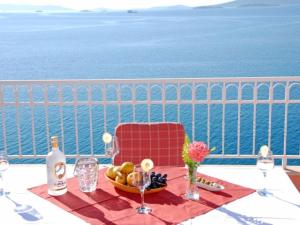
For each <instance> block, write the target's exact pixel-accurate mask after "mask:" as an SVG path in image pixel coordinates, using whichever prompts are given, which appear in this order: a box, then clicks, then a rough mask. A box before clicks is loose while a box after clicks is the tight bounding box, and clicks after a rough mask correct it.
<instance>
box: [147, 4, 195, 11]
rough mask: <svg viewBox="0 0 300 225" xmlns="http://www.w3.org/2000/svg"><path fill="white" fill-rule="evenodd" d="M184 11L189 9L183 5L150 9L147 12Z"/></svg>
mask: <svg viewBox="0 0 300 225" xmlns="http://www.w3.org/2000/svg"><path fill="white" fill-rule="evenodd" d="M186 9H191V7H189V6H185V5H173V6H161V7H152V8H149V9H147V10H153V11H156V10H157V11H159V10H186Z"/></svg>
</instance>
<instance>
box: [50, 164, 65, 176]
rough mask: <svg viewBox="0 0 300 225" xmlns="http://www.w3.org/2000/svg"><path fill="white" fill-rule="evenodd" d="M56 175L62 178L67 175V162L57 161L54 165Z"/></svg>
mask: <svg viewBox="0 0 300 225" xmlns="http://www.w3.org/2000/svg"><path fill="white" fill-rule="evenodd" d="M53 174H54V177H56V178H57V179H59V180H61V179H63V178H64V176H65V175H66V164H65V163H63V162H57V163H55V165H54V171H53Z"/></svg>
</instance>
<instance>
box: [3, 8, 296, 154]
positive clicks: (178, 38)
mask: <svg viewBox="0 0 300 225" xmlns="http://www.w3.org/2000/svg"><path fill="white" fill-rule="evenodd" d="M298 75H300V5H293V6H276V7H242V8H210V9H191V10H178V11H139V12H138V13H127V12H110V13H108V12H107V13H65V14H46V13H42V14H5V13H2V14H0V79H3V80H8V79H12V80H14V79H25V80H31V79H101V78H165V77H171V78H178V77H224V76H298ZM218 107H219V106H216V107H215V109H214V111H215V116H216V118H220V115H219V116H218V114H219V113H220V112H221V109H220V108H218ZM228 107H231V106H228ZM232 107H233V108H232V109H228V111H230V112H231V113H232V118H233V121H236V120H235V119H234V118H235V116H236V114H235V112H236V109H234V107H235V106H232ZM247 107H248V108H247ZM251 107H252V106H248V105H246V106H245V107H244V109H242V121H243V119H246V118H248V117H249V116H250V117H251V116H252V115H251V113H249V112H251V110H252V108H251ZM276 107H277V108H276ZM293 107H294V108H293ZM299 109H300V107H299V106H292V107H291V109H290V110H291V116H290V120H291V124H292V125H291V126H290V127H289V129H288V132H289V135H290V136H289V137H288V149H294V150H295V149H296V151H295V152H292V153H293V154H299V144H300V140H299V135H300V125H299V124H300V118H299V117H300V116H299V115H298V114H299V113H297V112H299ZM5 110H6V111H7V114H9V115H11V118H13V117H14V114H15V112H14V111H13V109H9V108H6V109H5ZM64 110H65V115H67V113H68V112H69V114H70V115H72V116H73V114H72V112H73V111H72V110H71V109H68V108H65V109H64ZM82 110H83V113H86V112H87V110H86V109H82ZM198 110H199V112H201V111H203V110H201V109H200V108H199V109H198ZM243 110H244V111H243ZM266 110H267V107H265V108H264V106H262V107H261V109H258V114H259V113H261V115H262V117H264V115H267V114H268V113H267V111H266ZM79 111H80V110H79ZM185 112H187V114H188V112H189V111H188V109H186V110H185ZM283 112H284V111H283V107H282V106H280V105H279V106H275V108H274V117H275V122H274V125H273V126H274V127H272V132H273V134H272V136H274V134H280V135H279V136H280V138H278V139H274V140H272V143H273V145H274V146H281V147H279V148H280V149H282V138H281V137H282V132H283V116H282V115H283V114H282V113H283ZM27 113H29V111H28V112H27ZM36 113H37V115H38V114H40V115H42V114H43V113H44V112H43V109H38V108H37V109H36ZM79 113H80V112H79ZM24 115H26V109H24ZM51 115H52V116H53V118H54V117H55V115H56V114H55V111H54V112H53V113H52V114H51V113H50V114H49V116H51ZM43 116H44V115H43ZM258 116H259V115H258ZM24 118H26V116H24ZM8 119H9V117H8ZM38 119H39V118H37V120H38ZM64 119H65V120H66V124H65V125H66V126H69V128H72V126H73V125H72V124H69V125H68V121H69V120H70V119H68V118H64ZM265 119H266V118H265ZM183 120H184V118H183ZM261 121H267V120H264V119H261ZM27 122H28V121H27ZM29 122H30V121H29ZM40 122H41V121H40ZM96 122H97V121H96ZM21 123H24V124H23V125H22V129H24V130H23V132H24V133H27V132H25V131H26V129H28V135H31V132H30V131H31V130H30V128H31V125H30V124H26V119H24V121H23V122H22V119H21ZM8 124H9V125H8V127H7V130H8V132H7V133H8V136H9V137H8V141H9V143H10V144H8V145H9V146H8V147H11V148H10V149H11V150H10V153H16V152H15V151H17V148H16V147H17V141H16V140H15V139H16V138H15V132H16V130H15V129H16V127H15V125H13V124H11V123H9V122H8ZM216 124H217V123H216ZM249 124H251V121H248V122H245V123H243V124H242V127H241V133H242V134H243V132H247V127H248V125H249ZM1 126H2V125H1ZM212 126H216V127H215V130H216V133H215V134H213V135H215V136H213V137H214V139H213V141H212V145H216V146H217V147H219V148H218V149H220V140H219V139H218V137H219V133H218V132H219V131H220V129H219V128H220V127H219V128H218V125H212ZM234 126H236V125H235V124H234ZM50 127H51V125H50ZM212 128H213V127H212ZM265 128H267V123H266V124H264V123H262V124H259V125H258V128H257V129H258V130H260V129H261V131H262V132H261V134H262V136H261V137H258V138H261V139H262V140H265V138H266V134H265V132H264V130H265ZM37 129H38V128H37ZM53 129H55V128H53ZM187 129H188V130H189V129H190V128H187ZM203 129H205V128H203ZM227 129H229V130H230V126H229V127H228V128H227ZM37 132H38V135H40V137H44V136H45V130H44V129H41V130H40V131H37ZM97 132H98V134H97V135H98V136H99V141H101V140H100V137H101V132H102V131H101V129H99V130H98V131H97ZM0 135H2V134H0ZM249 135H250V136H251V134H249ZM244 136H245V137H247V134H245V135H244ZM235 137H236V135H235V134H230V132H229V135H228V137H226V138H228V140H229V141H228V142H226V143H229V144H228V146H227V148H228V149H230V147H232V146H235V144H236V139H235ZM1 138H2V136H1ZM198 138H199V139H201V134H199V136H198ZM203 138H204V139H205V137H203ZM37 142H38V143H37V144H38V147H39V148H38V149H40V150H41V151H46V146H45V144H44V143H45V142H46V140H43V139H42V138H41V139H40V140H39V141H37ZM85 142H86V143H85ZM87 142H88V141H86V137H84V135H83V139H82V141H80V144H81V145H82V146H83V149H84V148H88V145H89V143H87ZM263 142H264V141H262V143H263ZM30 143H31V139H30V138H29V140H27V141H26V140H24V141H23V144H24V146H23V147H25V148H26V144H28V146H29V145H30ZM72 143H73V144H72ZM258 143H260V142H258ZM95 144H97V143H95ZM98 144H100V143H98ZM251 144H252V141H250V140H249V139H247V138H245V139H242V140H241V148H243V147H244V149H246V147H247V146H250V147H249V153H250V152H251V149H252V147H251ZM68 145H69V147H70V148H71V149H72V148H73V149H74V146H73V145H74V137H73V136H72V137H70V138H69V139H68V143H66V146H68ZM231 145H232V146H231ZM66 146H65V147H66ZM40 153H42V152H40Z"/></svg>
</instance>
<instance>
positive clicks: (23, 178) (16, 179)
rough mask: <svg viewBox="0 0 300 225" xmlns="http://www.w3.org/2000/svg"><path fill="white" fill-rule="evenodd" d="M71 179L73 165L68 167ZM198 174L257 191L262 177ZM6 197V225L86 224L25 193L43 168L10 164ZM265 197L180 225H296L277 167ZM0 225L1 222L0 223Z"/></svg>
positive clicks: (214, 169) (41, 177)
mask: <svg viewBox="0 0 300 225" xmlns="http://www.w3.org/2000/svg"><path fill="white" fill-rule="evenodd" d="M67 172H68V175H69V176H70V177H71V176H72V173H73V166H71V165H69V166H68V171H67ZM200 172H201V173H205V174H207V175H210V176H213V177H217V178H220V179H223V180H226V181H229V182H232V183H236V184H239V185H242V186H245V187H250V188H253V189H257V188H259V187H260V186H261V185H262V179H263V176H262V174H261V173H260V172H259V171H258V170H257V169H256V168H255V167H254V166H201V167H200ZM5 180H6V183H7V188H6V189H7V190H8V191H9V192H10V193H9V194H8V195H7V196H1V197H0V212H1V214H0V215H1V221H7V222H8V223H7V224H18V225H21V224H51V225H52V224H53V225H56V224H60V225H61V224H72V225H79V224H86V223H85V222H84V221H82V220H81V219H80V218H78V217H76V216H74V215H72V214H70V213H68V212H66V211H64V210H62V209H60V208H59V207H57V206H55V205H53V204H52V203H50V202H48V201H46V200H44V199H42V198H40V197H38V196H36V195H34V194H32V193H30V192H29V191H27V188H28V187H32V186H37V185H40V184H43V183H46V168H45V165H11V166H10V168H9V170H8V171H7V172H6V174H5ZM266 183H267V187H268V190H269V192H270V194H269V195H268V196H266V197H263V196H260V195H258V194H257V193H256V192H255V193H253V194H250V195H248V196H246V197H244V198H241V199H239V200H236V201H234V202H232V203H229V204H227V205H223V206H222V207H220V208H218V209H215V210H212V211H210V212H208V213H206V214H204V215H201V216H199V217H196V218H193V219H191V220H188V221H185V222H184V223H182V224H222V225H223V224H230V225H234V224H243V225H248V224H249V225H250V224H278V225H286V224H293V225H299V224H300V194H299V193H298V191H297V190H296V188H295V187H294V185H293V184H292V182H291V181H290V179H289V178H288V176H287V175H286V173H285V172H284V170H283V169H282V168H281V167H276V168H274V170H273V171H272V172H270V173H269V177H268V179H267V182H266ZM1 224H2V223H1Z"/></svg>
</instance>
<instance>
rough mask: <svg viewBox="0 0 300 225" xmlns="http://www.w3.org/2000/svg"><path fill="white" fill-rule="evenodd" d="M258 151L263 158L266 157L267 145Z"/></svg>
mask: <svg viewBox="0 0 300 225" xmlns="http://www.w3.org/2000/svg"><path fill="white" fill-rule="evenodd" d="M259 151H260V154H261V155H262V156H263V157H267V155H268V153H269V147H268V146H267V145H263V146H261V147H260V149H259Z"/></svg>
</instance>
